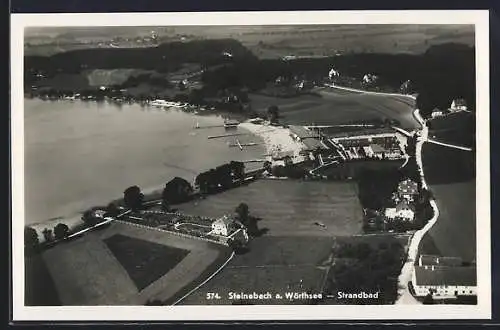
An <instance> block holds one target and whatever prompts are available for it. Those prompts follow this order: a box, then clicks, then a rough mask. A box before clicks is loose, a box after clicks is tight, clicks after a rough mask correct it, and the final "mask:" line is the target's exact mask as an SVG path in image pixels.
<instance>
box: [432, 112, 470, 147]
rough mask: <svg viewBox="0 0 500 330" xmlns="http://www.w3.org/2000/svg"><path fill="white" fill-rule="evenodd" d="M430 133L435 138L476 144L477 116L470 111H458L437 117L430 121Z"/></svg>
mask: <svg viewBox="0 0 500 330" xmlns="http://www.w3.org/2000/svg"><path fill="white" fill-rule="evenodd" d="M428 123H429V135H430V136H435V138H434V139H435V140H437V141H440V142H446V143H452V144H457V145H461V146H466V147H472V148H474V146H475V140H476V139H475V138H476V133H475V131H476V118H475V114H473V113H469V112H463V111H462V112H457V113H451V114H448V115H445V116H443V117H437V118H434V119H432V120H430V121H429V122H428Z"/></svg>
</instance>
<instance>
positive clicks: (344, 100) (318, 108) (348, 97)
mask: <svg viewBox="0 0 500 330" xmlns="http://www.w3.org/2000/svg"><path fill="white" fill-rule="evenodd" d="M318 93H319V95H301V96H298V97H293V98H278V97H272V96H265V95H260V94H251V95H250V100H251V102H252V108H253V109H254V110H256V111H258V112H265V111H266V109H267V108H268V107H269V106H270V105H273V104H274V105H277V106H278V107H279V109H280V116H281V120H282V121H283V122H284V123H286V124H295V125H311V124H312V123H314V124H316V125H335V124H343V123H347V122H353V121H363V120H369V119H395V120H398V121H399V122H400V125H401V127H402V128H405V129H414V128H417V125H418V124H417V123H416V122H415V120H414V119H413V117H412V110H413V101H412V100H410V99H405V98H401V97H387V96H383V95H370V94H360V93H355V92H354V93H352V92H346V91H343V90H336V89H333V88H329V89H323V88H322V89H320V90H319V91H318Z"/></svg>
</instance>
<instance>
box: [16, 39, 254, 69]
mask: <svg viewBox="0 0 500 330" xmlns="http://www.w3.org/2000/svg"><path fill="white" fill-rule="evenodd" d="M224 52H228V53H230V54H232V55H233V56H234V57H235V58H245V59H255V56H254V55H253V54H252V53H251V52H250V51H249V50H248V49H247V48H245V47H243V46H242V45H241V43H239V42H238V41H236V40H232V39H220V40H197V41H191V42H172V43H165V44H161V45H159V46H157V47H149V48H92V49H81V50H73V51H68V52H64V53H58V54H55V55H52V56H26V57H25V67H26V68H27V69H28V70H35V71H38V72H39V73H42V74H43V75H44V76H48V77H51V76H54V75H55V74H56V73H60V72H64V73H79V72H81V71H83V70H88V69H124V68H130V69H144V70H156V71H158V72H169V71H174V70H176V69H179V68H180V66H181V64H183V63H201V64H203V65H206V66H208V65H215V64H218V63H220V62H224V60H225V57H224V56H223V53H224Z"/></svg>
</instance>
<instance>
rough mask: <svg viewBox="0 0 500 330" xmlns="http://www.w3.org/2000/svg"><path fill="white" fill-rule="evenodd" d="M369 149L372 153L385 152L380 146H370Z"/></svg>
mask: <svg viewBox="0 0 500 330" xmlns="http://www.w3.org/2000/svg"><path fill="white" fill-rule="evenodd" d="M370 148H371V149H372V151H373V152H374V153H382V152H385V151H386V150H385V148H384V147H382V146H381V145H380V144H370Z"/></svg>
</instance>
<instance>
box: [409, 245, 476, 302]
mask: <svg viewBox="0 0 500 330" xmlns="http://www.w3.org/2000/svg"><path fill="white" fill-rule="evenodd" d="M412 285H413V291H414V295H415V296H416V297H421V298H423V297H426V296H428V295H429V294H430V295H432V297H433V299H435V300H442V299H456V298H459V297H467V296H476V295H477V272H476V266H475V265H465V264H464V263H463V261H462V259H461V258H458V257H443V256H433V255H421V256H420V257H419V259H418V264H417V265H416V266H415V271H414V272H413V275H412Z"/></svg>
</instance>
